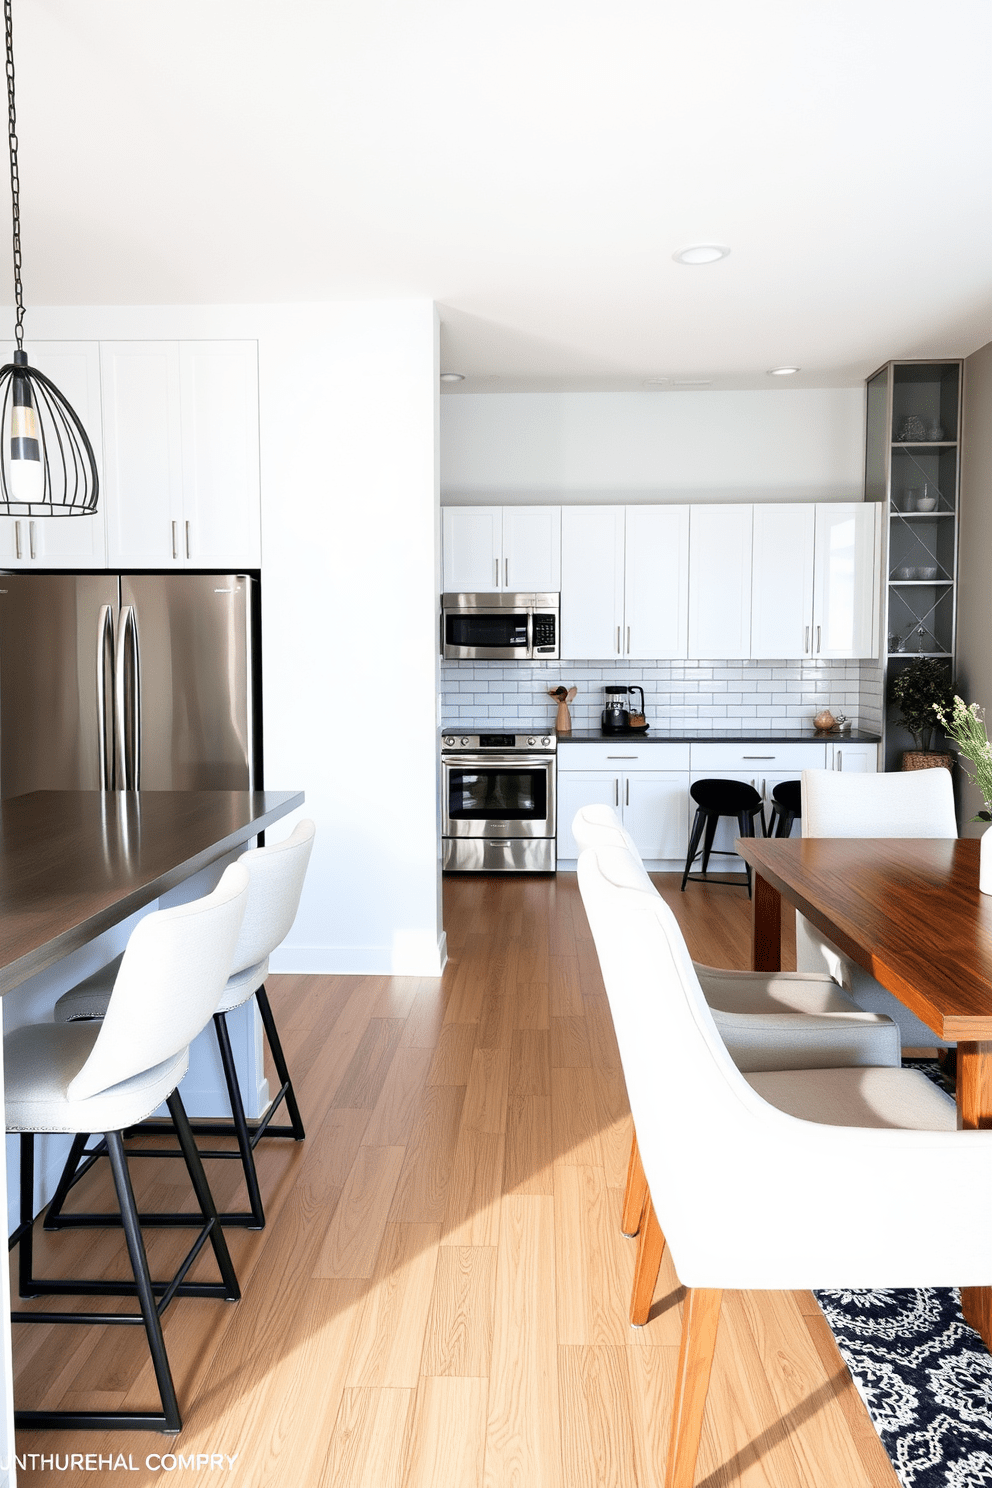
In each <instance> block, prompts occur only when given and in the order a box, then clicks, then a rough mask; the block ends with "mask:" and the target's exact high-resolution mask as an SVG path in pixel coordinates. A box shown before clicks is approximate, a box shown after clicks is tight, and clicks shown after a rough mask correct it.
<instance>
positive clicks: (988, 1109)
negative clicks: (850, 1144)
mask: <svg viewBox="0 0 992 1488" xmlns="http://www.w3.org/2000/svg"><path fill="white" fill-rule="evenodd" d="M737 849H738V851H739V853H740V855H741V857H742V858H743V859H744V860H745V862H747V863H748V864H750V866H751V869H752V870H753V876H754V882H753V891H752V931H753V934H752V966H753V967H754V969H755V970H756V971H778V970H779V969H780V968H781V965H782V900H783V899H785V900H786V901H787V903H789V904H792V905H794V906H795V907H796V909H798V910H799V911H800V913H801V914H803V915H805V917H806V919H807V920H809V921H810V923H811V924H812V925H815V926H816V928H817V929H818V930H819V931H821V933H822V934H823V935H824V936H826V938H827V939H828V940H830V941H831V942H832V943H833V944H834V945H835V946H837V948H838V949H839V950H841V951H843V953H844V955H845V956H848V957H850V959H851V960H852V961H854V962H856V963H857V964H858V965H859V966H862V967H864V969H865V971H868V972H870V973H871V975H872V976H873V977H875V978H876V980H877V981H879V982H881V984H882V986H883V987H886V988H887V989H888V990H889V991H890V992H891V993H893V995H894V996H895V997H897V998H898V999H899V1001H900V1002H902V1003H904V1004H905V1006H906V1007H908V1008H909V1009H910V1010H911V1011H912V1012H914V1013H915V1014H916V1016H917V1017H918V1018H920V1019H921V1020H922V1021H923V1022H924V1023H925V1024H926V1025H927V1027H928V1028H932V1029H933V1031H934V1033H935V1034H937V1035H938V1036H939V1037H940V1038H942V1039H945V1040H948V1041H950V1042H955V1043H956V1044H957V1103H958V1119H959V1122H960V1124H961V1126H963V1127H992V896H990V895H985V894H982V893H980V892H979V888H978V853H979V843H978V841H977V840H975V839H963V840H954V839H948V838H939V839H932V838H847V837H845V838H839V837H803V838H788V839H779V838H745V837H742V838H739V839H738V842H737ZM934 1201H935V1202H953V1201H954V1200H948V1199H947V1198H946V1197H945V1198H944V1199H941V1198H940V1197H939V1196H935V1200H934ZM989 1242H990V1245H992V1236H990V1237H989ZM961 1301H962V1306H963V1308H964V1313H965V1317H966V1318H967V1320H968V1322H969V1323H971V1325H972V1327H974V1328H976V1329H977V1330H978V1332H979V1333H981V1335H982V1337H983V1338H984V1339H985V1342H986V1344H987V1345H988V1346H989V1348H990V1349H992V1287H966V1288H962V1292H961Z"/></svg>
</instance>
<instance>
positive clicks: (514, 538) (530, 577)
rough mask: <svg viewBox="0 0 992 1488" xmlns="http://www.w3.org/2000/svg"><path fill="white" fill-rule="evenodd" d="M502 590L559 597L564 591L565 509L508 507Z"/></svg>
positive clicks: (505, 512) (504, 531)
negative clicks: (562, 569)
mask: <svg viewBox="0 0 992 1488" xmlns="http://www.w3.org/2000/svg"><path fill="white" fill-rule="evenodd" d="M500 577H501V579H502V581H503V582H502V588H504V589H509V590H511V591H513V590H516V591H518V592H520V591H528V592H531V593H535V594H557V593H558V591H559V590H560V588H561V507H560V506H504V508H503V567H502V570H501V573H500Z"/></svg>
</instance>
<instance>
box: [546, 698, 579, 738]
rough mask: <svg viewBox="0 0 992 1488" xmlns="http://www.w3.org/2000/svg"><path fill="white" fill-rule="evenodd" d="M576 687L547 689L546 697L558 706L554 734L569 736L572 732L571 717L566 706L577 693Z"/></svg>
mask: <svg viewBox="0 0 992 1488" xmlns="http://www.w3.org/2000/svg"><path fill="white" fill-rule="evenodd" d="M578 690H579V689H578V688H577V687H569V688H565V687H549V688H548V697H552V698H554V700H555V702H556V703H557V704H558V714H557V716H556V718H555V733H556V734H570V733H571V732H572V715H571V713H569V711H568V705H569V703H570V702H571V701H572V699H573V698H574V696H575V694H576V693H577V692H578Z"/></svg>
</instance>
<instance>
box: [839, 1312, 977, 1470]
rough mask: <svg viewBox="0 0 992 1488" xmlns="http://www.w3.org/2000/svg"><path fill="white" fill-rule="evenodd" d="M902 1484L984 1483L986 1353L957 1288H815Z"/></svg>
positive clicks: (845, 1360)
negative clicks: (968, 1321)
mask: <svg viewBox="0 0 992 1488" xmlns="http://www.w3.org/2000/svg"><path fill="white" fill-rule="evenodd" d="M815 1296H816V1299H817V1301H818V1302H819V1304H820V1306H821V1308H822V1309H823V1314H824V1316H825V1318H826V1319H827V1322H828V1323H829V1324H830V1327H831V1329H832V1330H833V1334H834V1337H835V1338H836V1340H837V1345H838V1347H839V1348H840V1351H841V1353H842V1354H843V1356H844V1362H845V1363H846V1364H847V1367H848V1369H849V1370H850V1371H851V1374H852V1376H853V1378H854V1383H855V1385H856V1386H857V1389H858V1393H859V1394H860V1396H861V1398H862V1400H863V1401H864V1403H865V1405H866V1407H867V1409H868V1413H869V1415H870V1416H871V1419H872V1422H873V1424H874V1426H875V1429H876V1431H877V1432H878V1434H879V1436H880V1437H881V1439H882V1444H883V1446H884V1447H885V1449H886V1451H887V1452H888V1454H889V1460H890V1461H891V1463H892V1465H893V1467H894V1468H895V1470H896V1473H897V1474H898V1477H899V1480H900V1482H901V1483H902V1485H903V1488H992V1355H990V1354H989V1351H988V1349H987V1348H986V1347H985V1345H984V1343H983V1342H982V1340H981V1338H980V1337H979V1336H978V1334H977V1333H976V1332H975V1331H974V1330H973V1329H972V1328H970V1327H969V1326H968V1324H967V1323H966V1322H965V1320H964V1317H963V1316H962V1313H961V1301H960V1297H959V1295H958V1293H957V1291H950V1290H938V1289H936V1288H932V1287H917V1288H913V1289H911V1290H905V1291H895V1290H893V1291H819V1292H816V1293H815Z"/></svg>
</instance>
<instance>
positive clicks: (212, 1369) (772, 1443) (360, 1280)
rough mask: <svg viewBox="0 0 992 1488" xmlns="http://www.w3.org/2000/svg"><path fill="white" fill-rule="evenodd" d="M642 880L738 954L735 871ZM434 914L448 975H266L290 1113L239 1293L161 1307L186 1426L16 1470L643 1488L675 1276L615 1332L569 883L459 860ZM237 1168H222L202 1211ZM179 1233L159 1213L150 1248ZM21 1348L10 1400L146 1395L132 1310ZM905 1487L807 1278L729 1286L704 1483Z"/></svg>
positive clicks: (604, 1105) (601, 1057)
mask: <svg viewBox="0 0 992 1488" xmlns="http://www.w3.org/2000/svg"><path fill="white" fill-rule="evenodd" d="M656 881H657V882H658V884H659V886H660V887H661V888H662V890H663V892H664V893H665V895H666V898H668V900H669V902H670V903H671V904H672V905H673V906H674V908H675V909H676V911H677V912H678V915H679V918H680V920H681V921H682V923H683V926H684V928H685V931H686V935H687V939H688V941H689V945H690V949H691V951H692V954H693V955H694V956H695V957H696V958H697V959H700V960H705V961H709V962H710V963H712V964H716V965H724V966H733V965H737V966H743V965H745V964H746V962H747V947H748V944H749V933H750V932H749V924H750V922H749V908H748V901H747V897H746V895H745V894H744V893H743V892H742V891H739V890H736V889H732V888H715V887H710V886H707V885H701V884H693V885H692V886H691V889H690V891H689V892H687V893H686V894H685V895H680V894H679V893H678V892H677V890H678V878H677V877H676V876H674V875H663V876H660V877H659V878H658V879H657V880H656ZM445 922H446V926H447V932H448V947H449V955H450V961H449V965H448V967H447V970H446V972H445V975H444V977H443V978H442V979H440V980H426V979H425V980H416V979H402V978H381V977H274V978H272V979H271V981H270V983H269V990H270V994H271V995H272V998H273V1003H274V1006H275V1008H276V1016H277V1019H278V1022H279V1026H280V1029H281V1031H282V1033H283V1038H284V1043H285V1046H286V1051H287V1055H288V1057H289V1061H290V1066H291V1068H292V1069H293V1072H294V1077H295V1080H296V1085H297V1090H298V1093H299V1095H300V1100H301V1106H302V1108H303V1113H304V1119H305V1120H306V1123H307V1130H308V1137H307V1141H306V1142H305V1143H303V1144H301V1145H296V1144H293V1143H290V1142H282V1141H269V1142H267V1143H263V1144H262V1145H261V1146H260V1148H259V1169H260V1175H261V1180H262V1186H263V1193H264V1195H265V1200H266V1210H267V1214H268V1219H269V1222H268V1225H267V1227H266V1229H265V1230H264V1231H262V1232H261V1233H255V1234H253V1233H250V1232H248V1231H244V1230H234V1231H229V1241H230V1245H231V1250H232V1254H233V1256H234V1260H235V1264H236V1266H237V1270H238V1275H239V1278H240V1280H241V1284H242V1289H243V1294H244V1295H243V1299H242V1301H241V1302H240V1303H239V1304H237V1305H236V1306H233V1305H231V1304H227V1303H223V1302H213V1301H198V1300H182V1301H179V1302H176V1303H175V1304H174V1305H173V1307H172V1308H171V1309H170V1310H169V1312H167V1314H166V1327H165V1332H166V1341H167V1345H168V1349H169V1354H170V1358H171V1360H172V1365H173V1371H174V1374H175V1378H176V1384H177V1389H178V1393H179V1398H180V1404H181V1407H182V1409H183V1415H184V1423H185V1424H184V1429H183V1431H182V1433H181V1435H180V1436H179V1437H178V1438H176V1437H173V1438H167V1437H163V1436H160V1435H153V1434H150V1433H125V1432H115V1433H113V1434H104V1433H99V1432H89V1433H84V1432H23V1433H21V1434H20V1435H19V1438H18V1451H19V1455H21V1456H22V1457H23V1456H25V1454H31V1453H33V1454H36V1461H35V1467H34V1469H33V1470H32V1469H31V1468H30V1467H28V1468H26V1469H25V1470H22V1471H21V1472H20V1473H19V1479H20V1481H21V1483H23V1484H34V1483H39V1484H40V1483H51V1482H53V1481H57V1482H58V1484H59V1485H60V1488H76V1485H77V1484H78V1485H83V1484H84V1483H85V1484H89V1483H91V1482H93V1481H94V1477H93V1474H92V1472H87V1471H85V1470H80V1468H77V1469H75V1470H74V1469H72V1468H70V1470H68V1471H62V1470H58V1471H57V1476H55V1475H54V1474H53V1471H52V1467H51V1466H48V1465H46V1466H45V1467H44V1468H41V1467H40V1465H39V1461H40V1457H39V1454H45V1455H46V1456H48V1455H50V1454H55V1453H57V1454H59V1460H58V1462H57V1463H56V1464H55V1466H56V1468H59V1467H60V1466H61V1463H62V1462H63V1461H64V1460H65V1458H66V1457H67V1455H68V1454H71V1453H77V1454H78V1453H95V1454H103V1456H104V1457H105V1458H106V1457H107V1456H108V1454H114V1455H116V1454H117V1453H124V1454H125V1457H126V1456H127V1455H128V1454H130V1458H131V1461H132V1462H133V1463H134V1465H135V1467H136V1468H137V1471H136V1472H134V1473H133V1474H132V1475H131V1476H130V1477H129V1478H127V1479H126V1480H124V1481H127V1482H128V1483H132V1484H142V1483H145V1482H148V1483H151V1482H153V1481H154V1482H156V1483H160V1482H161V1481H162V1476H161V1473H160V1471H159V1465H160V1464H159V1455H160V1454H163V1453H172V1452H174V1453H175V1454H176V1455H177V1461H176V1465H175V1466H174V1469H173V1470H170V1471H168V1478H167V1481H168V1482H169V1483H171V1484H173V1485H174V1488H190V1485H193V1484H194V1483H195V1484H196V1485H198V1488H202V1484H203V1483H204V1482H214V1481H217V1482H220V1481H224V1480H227V1481H231V1482H237V1483H238V1484H239V1488H260V1485H275V1484H279V1485H284V1484H286V1485H288V1484H294V1485H295V1484H300V1485H308V1488H309V1485H321V1488H566V1485H567V1488H635V1485H636V1488H654V1485H656V1484H659V1485H660V1483H661V1482H662V1481H663V1477H664V1462H665V1453H666V1446H667V1429H668V1418H669V1402H670V1399H671V1391H672V1387H673V1379H674V1371H675V1367H676V1361H677V1354H678V1338H679V1309H680V1297H681V1293H680V1289H679V1285H678V1282H677V1279H676V1277H675V1276H674V1274H673V1273H672V1270H671V1267H670V1264H669V1262H668V1259H667V1257H666V1260H665V1264H664V1267H663V1270H662V1274H661V1277H660V1278H659V1285H658V1288H657V1291H656V1294H655V1301H654V1305H653V1308H652V1315H651V1319H650V1321H649V1323H648V1325H647V1327H645V1328H643V1329H640V1330H634V1329H631V1328H630V1327H629V1326H628V1324H627V1321H626V1316H627V1305H628V1300H629V1294H630V1286H631V1279H632V1274H633V1261H634V1242H633V1241H631V1240H627V1239H624V1237H623V1236H622V1235H621V1233H620V1223H619V1220H620V1209H621V1196H622V1191H623V1185H624V1181H625V1175H626V1165H627V1159H628V1155H629V1147H630V1120H629V1114H628V1112H627V1107H626V1097H625V1093H624V1085H623V1078H622V1074H621V1072H620V1068H619V1063H618V1058H617V1050H616V1044H615V1041H614V1038H613V1032H612V1026H611V1022H610V1016H609V1008H608V1005H607V1002H606V998H605V994H604V992H603V987H602V983H601V981H600V977H599V970H598V966H597V962H596V957H595V952H594V949H593V946H592V942H591V939H590V937H589V933H588V927H587V925H586V922H585V917H584V914H583V911H582V906H581V903H580V900H579V897H578V892H577V888H576V882H575V877H574V875H568V874H562V875H561V876H559V877H558V878H557V879H546V878H540V877H535V878H533V879H526V878H507V879H500V878H476V877H471V876H466V877H456V878H448V879H446V880H445ZM659 1067H660V1071H661V1072H662V1073H663V1060H662V1061H661V1062H660V1066H659ZM135 1168H136V1173H137V1178H138V1185H137V1186H138V1187H139V1201H140V1202H143V1203H144V1204H146V1205H147V1206H151V1205H153V1204H154V1205H155V1206H157V1207H160V1208H166V1207H172V1206H174V1204H175V1203H176V1202H179V1201H183V1202H184V1195H183V1191H182V1190H183V1185H182V1183H181V1179H180V1171H181V1165H180V1164H178V1163H162V1162H158V1163H152V1162H144V1163H138V1164H136V1165H135ZM237 1171H238V1170H237V1165H236V1164H234V1163H216V1162H215V1163H212V1164H211V1165H210V1169H209V1172H210V1177H211V1182H212V1184H213V1186H214V1192H215V1195H216V1197H217V1199H218V1202H219V1203H220V1205H221V1206H222V1207H223V1206H225V1205H230V1203H231V1202H232V1201H234V1200H235V1199H236V1198H237V1193H238V1186H237ZM105 1186H106V1178H105V1177H104V1176H103V1175H98V1176H93V1177H91V1178H87V1179H86V1180H85V1182H84V1184H81V1185H80V1186H79V1189H78V1190H77V1192H78V1193H79V1202H80V1203H81V1204H82V1203H83V1202H85V1201H88V1200H89V1199H90V1198H94V1197H96V1196H97V1194H98V1192H99V1191H100V1190H101V1189H103V1188H104V1187H105ZM182 1238H183V1237H179V1236H177V1235H176V1233H175V1232H173V1233H167V1232H163V1231H157V1232H152V1233H151V1235H150V1240H149V1253H150V1257H151V1262H152V1268H153V1271H154V1272H156V1273H157V1274H165V1273H166V1270H167V1265H168V1261H169V1260H170V1259H171V1258H172V1256H173V1255H174V1254H175V1253H176V1252H177V1250H179V1247H180V1245H181V1243H182ZM121 1251H122V1246H121V1244H120V1242H119V1239H118V1238H117V1237H116V1236H114V1235H112V1234H111V1233H110V1232H107V1231H102V1232H99V1231H98V1232H90V1233H88V1234H87V1233H86V1232H80V1231H76V1232H62V1233H60V1234H57V1235H54V1236H44V1237H42V1238H41V1239H40V1240H39V1242H38V1257H39V1266H38V1269H39V1272H40V1273H41V1274H46V1273H45V1268H46V1267H47V1268H48V1274H55V1273H56V1272H57V1271H58V1270H59V1269H62V1271H63V1273H64V1274H72V1273H73V1272H75V1274H82V1273H83V1272H84V1271H85V1270H86V1268H87V1267H90V1268H93V1267H94V1266H96V1267H97V1268H98V1270H99V1271H100V1272H106V1273H107V1274H117V1273H120V1274H123V1272H124V1268H123V1267H122V1265H121ZM196 1265H197V1272H200V1271H202V1272H203V1273H204V1274H206V1273H207V1272H208V1271H209V1269H210V1263H209V1261H208V1260H207V1259H206V1258H205V1257H201V1258H200V1259H199V1260H198V1261H197V1263H196ZM39 1305H40V1304H39ZM81 1305H83V1304H81ZM14 1358H15V1367H16V1398H17V1401H18V1404H20V1405H23V1406H25V1407H27V1406H48V1407H53V1408H57V1407H58V1406H60V1405H65V1406H68V1405H70V1404H71V1405H75V1406H76V1407H79V1408H86V1407H93V1406H95V1405H97V1404H98V1403H101V1404H106V1405H107V1406H109V1407H123V1408H129V1409H133V1408H136V1407H138V1406H141V1405H143V1404H147V1403H148V1402H149V1401H150V1400H151V1399H152V1398H153V1395H152V1391H153V1385H152V1379H151V1371H150V1366H149V1364H148V1362H147V1351H146V1349H145V1345H144V1342H143V1336H142V1335H141V1333H140V1330H138V1329H134V1328H116V1329H114V1328H105V1329H96V1328H80V1329H79V1330H78V1332H77V1330H76V1329H74V1328H61V1329H58V1330H55V1329H50V1328H48V1327H41V1326H39V1327H30V1328H28V1327H17V1328H15V1330H14ZM149 1454H156V1455H155V1456H153V1457H152V1465H151V1466H146V1465H145V1463H146V1458H147V1457H148V1456H149ZM179 1454H181V1455H182V1458H184V1459H185V1461H186V1463H187V1464H189V1465H187V1466H182V1465H180V1464H179V1463H178V1456H179ZM200 1454H205V1455H200ZM222 1455H223V1456H224V1457H225V1458H226V1457H234V1456H235V1455H236V1462H235V1464H234V1467H233V1469H232V1470H230V1471H228V1468H227V1465H226V1461H224V1462H223V1463H222V1462H221V1461H220V1460H219V1459H220V1458H221V1456H222ZM211 1456H213V1458H214V1462H213V1463H212V1464H211V1463H210V1461H209V1459H210V1457H211ZM197 1459H198V1460H197ZM166 1460H167V1463H169V1464H170V1465H171V1464H172V1459H170V1458H167V1459H166ZM896 1481H897V1480H896V1478H895V1475H894V1473H893V1471H892V1468H891V1466H890V1464H889V1462H888V1459H887V1457H886V1455H885V1453H884V1451H883V1449H882V1447H881V1444H880V1443H879V1441H878V1438H877V1437H876V1435H875V1433H874V1431H873V1430H872V1428H871V1425H870V1423H869V1421H868V1418H867V1415H866V1414H865V1411H864V1408H863V1407H862V1405H861V1402H860V1400H859V1398H858V1397H857V1395H856V1393H855V1391H854V1389H853V1386H852V1384H851V1382H850V1379H849V1377H848V1375H847V1372H846V1370H845V1368H844V1365H843V1363H842V1361H841V1359H840V1356H839V1354H838V1353H837V1350H836V1348H835V1346H834V1343H833V1339H832V1336H831V1334H830V1332H829V1329H828V1328H827V1326H826V1324H825V1323H824V1321H823V1319H822V1317H821V1316H820V1313H819V1310H818V1309H817V1307H816V1304H815V1303H814V1301H813V1299H812V1297H811V1296H810V1295H809V1294H808V1293H727V1294H725V1306H724V1312H723V1318H722V1322H721V1328H720V1334H719V1338H718V1343H717V1351H716V1361H715V1364H714V1370H713V1378H712V1384H711V1389H710V1395H709V1401H708V1406H707V1412H706V1420H705V1424H704V1428H703V1439H702V1447H701V1450H700V1457H699V1465H698V1469H697V1484H699V1485H705V1488H731V1485H736V1484H746V1485H748V1488H894V1485H895V1484H896Z"/></svg>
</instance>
